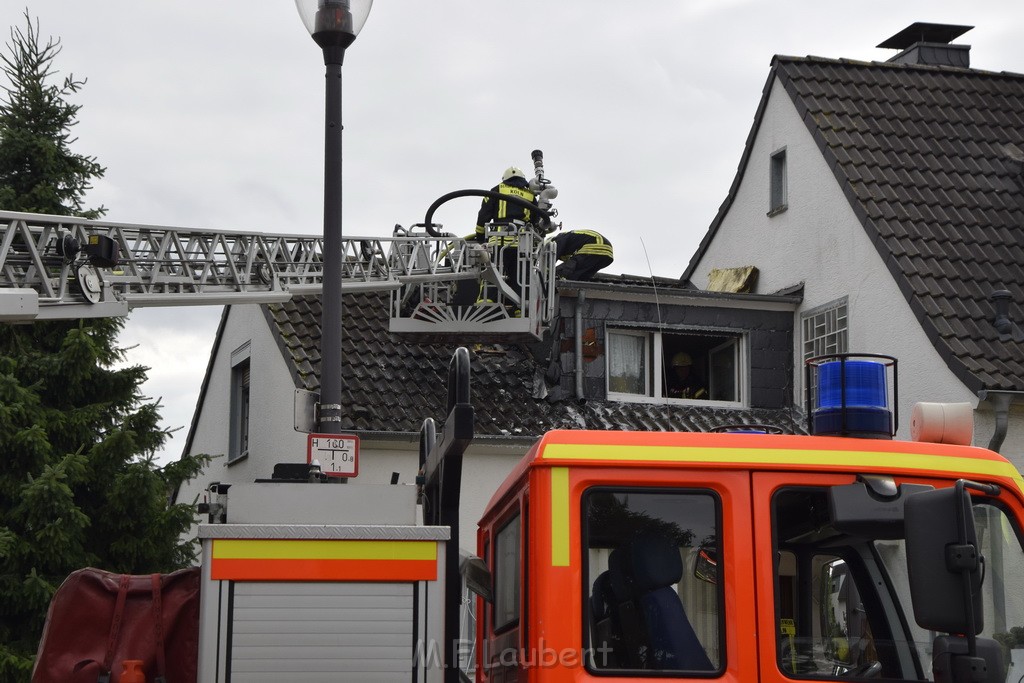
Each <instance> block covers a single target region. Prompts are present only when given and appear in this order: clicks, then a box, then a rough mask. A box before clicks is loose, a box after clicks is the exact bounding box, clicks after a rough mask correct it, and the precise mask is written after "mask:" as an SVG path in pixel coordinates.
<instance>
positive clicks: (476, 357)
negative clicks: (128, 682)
mask: <svg viewBox="0 0 1024 683" xmlns="http://www.w3.org/2000/svg"><path fill="white" fill-rule="evenodd" d="M560 284H561V286H560V288H559V290H558V295H559V301H558V309H557V314H556V316H555V320H554V323H553V325H552V327H551V330H550V332H549V334H548V335H547V336H545V338H544V340H543V341H540V342H537V343H534V344H507V345H506V344H487V345H483V344H469V345H467V346H468V348H469V350H470V355H471V359H472V373H473V374H472V381H471V392H472V400H473V404H474V408H475V415H476V425H475V431H476V434H477V437H476V439H475V440H474V442H473V444H472V446H471V447H470V450H469V452H467V454H466V455H465V460H464V466H463V485H462V506H461V509H462V515H461V521H460V525H461V527H462V529H463V530H464V531H463V532H462V534H461V538H460V540H461V545H462V547H463V548H466V549H470V550H475V537H474V534H473V530H474V529H475V528H476V522H477V519H478V517H479V514H480V513H481V512H482V510H483V508H484V506H485V505H486V503H487V502H488V500H489V498H490V496H491V495H492V493H493V492H494V490H495V489H496V488H497V486H498V484H499V483H500V482H501V481H502V480H503V479H504V477H505V476H506V474H507V473H508V472H509V471H510V470H511V469H512V468H513V467H514V466H515V464H516V463H517V462H518V461H519V460H520V458H521V457H522V456H523V455H524V454H525V453H526V451H527V449H528V448H529V446H530V445H531V444H532V443H533V442H534V440H535V439H536V438H537V437H538V436H540V435H541V434H543V433H544V432H546V431H548V430H552V429H597V430H645V431H651V430H657V431H667V430H690V431H709V430H713V429H716V428H722V427H726V426H728V425H752V424H759V425H765V426H766V427H767V428H770V429H774V430H778V431H783V432H786V433H800V432H802V431H803V430H804V428H803V426H802V422H801V420H802V414H801V413H800V410H799V409H798V408H796V407H795V406H794V398H793V391H792V385H791V383H790V378H791V377H792V374H793V368H792V367H791V365H792V345H793V320H794V314H795V311H796V310H797V308H798V306H799V305H800V301H801V299H800V295H799V293H797V292H789V293H779V294H772V295H758V294H743V293H721V292H704V291H695V290H693V289H691V288H687V287H683V286H681V285H680V284H679V283H678V281H677V280H676V279H674V278H673V279H668V278H643V279H641V278H633V277H628V276H618V277H614V276H598V278H596V279H595V280H593V281H589V282H565V281H563V282H562V283H560ZM343 298H344V335H343V356H344V367H343V373H342V374H343V384H344V392H343V405H344V411H343V412H344V418H343V419H344V420H345V422H344V423H343V425H342V427H343V429H345V430H347V431H348V432H351V433H352V434H355V435H357V436H358V437H359V439H360V462H359V472H358V476H357V477H355V478H352V479H350V480H349V483H348V484H347V485H346V486H358V485H360V484H361V483H377V484H388V483H389V482H392V481H393V478H392V477H393V475H392V473H397V484H396V485H397V486H413V485H414V483H415V477H416V473H417V469H418V443H419V429H420V426H421V424H422V422H423V419H424V418H425V417H433V418H435V419H437V420H439V421H440V420H443V419H444V417H445V416H444V410H445V403H446V397H447V389H446V378H447V374H448V366H449V362H450V359H451V357H452V354H453V352H454V350H455V346H454V345H452V344H431V343H411V342H408V341H406V340H404V339H401V338H398V337H397V336H395V335H392V334H391V333H390V332H389V331H388V320H389V318H388V316H389V303H388V295H387V293H377V292H361V293H347V294H345V295H344V297H343ZM320 312H321V311H320V300H319V299H318V298H316V297H303V298H296V299H293V300H291V301H288V302H286V303H282V304H271V305H260V306H257V305H235V306H230V307H227V308H225V310H224V314H223V316H222V319H221V323H220V327H219V329H218V332H217V337H216V342H215V345H214V348H213V351H212V354H211V358H210V363H209V367H208V370H207V373H206V376H205V379H204V382H203V386H202V391H201V394H200V399H199V402H198V405H197V408H196V413H195V416H194V418H193V422H192V425H191V428H190V431H189V434H188V437H187V441H186V445H185V448H186V452H188V453H207V454H215V455H216V454H219V455H220V457H217V458H216V459H215V460H214V461H213V463H212V464H211V465H210V466H209V467H208V468H207V470H206V472H204V474H203V475H202V476H201V477H200V478H199V479H197V480H195V481H193V482H190V483H189V484H188V485H186V486H183V487H182V488H181V489H180V490H179V491H178V493H177V500H178V501H179V502H191V501H192V500H195V499H196V498H197V497H201V496H202V494H203V489H204V488H205V487H206V486H207V485H208V484H209V483H211V482H222V483H223V482H243V481H252V480H254V479H257V478H268V477H269V476H270V475H271V471H272V469H273V466H274V464H275V463H278V462H293V463H302V462H306V434H305V433H303V432H299V431H296V425H295V423H296V418H295V409H294V404H295V400H294V398H295V395H296V393H297V392H298V394H299V395H300V396H301V395H304V394H305V392H310V391H316V390H317V389H318V388H319V369H320V352H319V343H320V327H319V324H320ZM680 354H685V356H686V357H687V358H688V359H689V368H688V370H687V372H690V373H692V375H691V376H696V377H698V378H699V379H700V380H701V381H702V382H703V383H704V385H703V387H702V388H703V389H704V391H705V392H706V394H705V397H703V398H699V399H697V398H685V397H677V396H676V395H674V391H675V389H676V388H677V386H678V385H677V380H678V379H679V377H678V375H679V373H678V372H677V371H674V370H673V371H671V372H670V368H669V366H670V365H671V362H672V360H673V359H677V360H678V358H680V357H681V356H680ZM338 489H339V493H341V494H343V493H344V487H342V486H338ZM229 509H230V504H229ZM350 521H351V520H350ZM360 523H361V522H360Z"/></svg>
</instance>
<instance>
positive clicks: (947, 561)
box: [905, 486, 984, 636]
mask: <svg viewBox="0 0 1024 683" xmlns="http://www.w3.org/2000/svg"><path fill="white" fill-rule="evenodd" d="M905 513H906V534H907V573H908V574H909V579H910V597H911V600H912V601H913V603H914V619H916V620H917V623H918V625H919V626H921V628H925V629H928V630H930V631H940V632H942V633H963V634H970V635H972V636H974V635H977V634H978V633H980V632H981V630H982V627H983V625H984V618H983V611H982V602H981V599H980V595H979V592H980V589H981V561H980V559H979V555H978V549H977V548H978V537H977V533H976V532H975V529H974V511H973V509H972V508H971V501H970V494H968V493H967V491H966V490H965V488H964V487H963V486H954V487H951V488H945V489H939V490H937V491H926V492H923V493H918V494H916V495H913V496H910V497H909V498H908V499H907V501H906V504H905ZM965 573H966V576H967V579H966V580H965V578H964V575H965ZM968 607H970V610H968Z"/></svg>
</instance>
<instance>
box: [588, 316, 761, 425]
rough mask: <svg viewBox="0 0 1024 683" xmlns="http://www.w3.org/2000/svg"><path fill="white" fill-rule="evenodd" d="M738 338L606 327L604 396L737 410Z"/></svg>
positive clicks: (740, 353)
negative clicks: (714, 405)
mask: <svg viewBox="0 0 1024 683" xmlns="http://www.w3.org/2000/svg"><path fill="white" fill-rule="evenodd" d="M742 339H743V337H742V335H740V334H737V333H730V332H721V333H718V332H707V333H705V332H669V331H651V330H643V329H625V328H609V329H608V331H607V349H608V351H607V358H608V360H607V364H608V367H607V371H608V375H607V376H608V387H607V389H608V398H609V399H612V400H618V401H636V402H652V403H653V402H658V403H714V404H716V405H722V404H726V405H729V406H737V407H738V406H741V405H743V403H744V402H745V399H744V396H743V390H742V387H743V386H744V381H745V373H744V371H743V366H744V361H743V357H744V354H743V344H742V343H741V342H742Z"/></svg>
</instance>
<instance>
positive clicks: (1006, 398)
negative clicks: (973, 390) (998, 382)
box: [978, 389, 1024, 453]
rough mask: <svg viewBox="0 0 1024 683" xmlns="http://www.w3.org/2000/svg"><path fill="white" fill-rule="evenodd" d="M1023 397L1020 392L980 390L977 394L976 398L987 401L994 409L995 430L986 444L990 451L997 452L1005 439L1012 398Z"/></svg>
mask: <svg viewBox="0 0 1024 683" xmlns="http://www.w3.org/2000/svg"><path fill="white" fill-rule="evenodd" d="M1021 395H1024V393H1022V392H1020V391H990V390H988V389H982V390H981V391H979V392H978V398H979V399H981V400H982V401H988V402H989V403H991V404H992V406H993V407H994V408H995V416H996V430H995V432H994V433H993V434H992V439H991V440H990V441H989V442H988V449H989V450H990V451H995V452H996V453H998V452H999V449H1000V448H1002V446H1003V441H1004V440H1005V439H1006V432H1007V429H1008V428H1009V426H1010V405H1011V404H1013V401H1014V398H1015V397H1017V396H1021Z"/></svg>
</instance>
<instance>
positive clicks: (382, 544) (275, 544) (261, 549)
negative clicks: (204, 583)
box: [213, 539, 437, 560]
mask: <svg viewBox="0 0 1024 683" xmlns="http://www.w3.org/2000/svg"><path fill="white" fill-rule="evenodd" d="M213 557H214V559H224V560H232V559H245V560H436V559H437V544H436V543H434V542H433V541H343V540H323V541H311V540H286V539H281V540H241V539H217V540H216V541H214V543H213Z"/></svg>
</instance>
